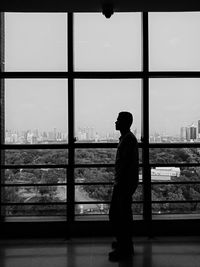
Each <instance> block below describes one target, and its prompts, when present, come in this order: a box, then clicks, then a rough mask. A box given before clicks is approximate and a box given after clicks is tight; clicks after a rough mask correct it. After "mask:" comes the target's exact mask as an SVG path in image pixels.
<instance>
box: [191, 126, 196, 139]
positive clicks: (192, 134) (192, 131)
mask: <svg viewBox="0 0 200 267" xmlns="http://www.w3.org/2000/svg"><path fill="white" fill-rule="evenodd" d="M196 139H197V128H196V127H195V126H194V124H192V125H191V126H190V140H196Z"/></svg>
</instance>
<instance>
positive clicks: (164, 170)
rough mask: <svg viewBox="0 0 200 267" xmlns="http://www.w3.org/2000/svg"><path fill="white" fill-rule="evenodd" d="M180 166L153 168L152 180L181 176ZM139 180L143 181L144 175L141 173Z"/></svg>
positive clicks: (166, 179)
mask: <svg viewBox="0 0 200 267" xmlns="http://www.w3.org/2000/svg"><path fill="white" fill-rule="evenodd" d="M180 174H181V171H180V168H176V167H156V168H155V169H151V180H152V181H170V180H171V178H172V177H180ZM139 180H140V181H142V175H139Z"/></svg>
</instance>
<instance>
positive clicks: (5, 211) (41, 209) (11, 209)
mask: <svg viewBox="0 0 200 267" xmlns="http://www.w3.org/2000/svg"><path fill="white" fill-rule="evenodd" d="M66 212H67V208H66V204H63V205H59V204H56V203H52V204H51V205H49V204H48V205H45V203H44V205H31V204H30V205H7V206H6V207H5V206H1V214H2V216H6V217H16V216H18V217H20V216H23V217H24V216H66ZM40 218H41V217H40ZM48 218H49V217H48ZM23 220H24V218H23ZM31 220H33V218H31Z"/></svg>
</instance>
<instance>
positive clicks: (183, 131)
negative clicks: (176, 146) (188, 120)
mask: <svg viewBox="0 0 200 267" xmlns="http://www.w3.org/2000/svg"><path fill="white" fill-rule="evenodd" d="M180 138H181V141H185V140H187V127H181V133H180Z"/></svg>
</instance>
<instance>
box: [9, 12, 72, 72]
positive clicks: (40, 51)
mask: <svg viewBox="0 0 200 267" xmlns="http://www.w3.org/2000/svg"><path fill="white" fill-rule="evenodd" d="M5 70H6V71H66V70H67V15H66V14H64V13H49V14H48V13H5Z"/></svg>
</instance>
